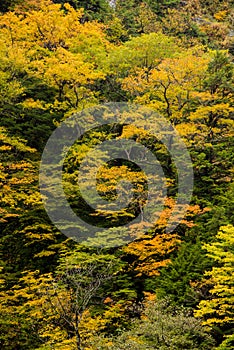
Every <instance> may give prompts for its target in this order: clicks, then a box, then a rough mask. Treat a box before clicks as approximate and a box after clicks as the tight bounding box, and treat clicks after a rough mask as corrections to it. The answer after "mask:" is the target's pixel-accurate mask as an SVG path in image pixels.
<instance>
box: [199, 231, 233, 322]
mask: <svg viewBox="0 0 234 350" xmlns="http://www.w3.org/2000/svg"><path fill="white" fill-rule="evenodd" d="M216 240H217V241H216V242H213V243H211V244H206V245H204V248H205V249H206V251H207V256H209V257H210V258H212V259H213V260H214V263H215V264H216V266H214V267H213V268H212V270H211V271H207V272H206V273H205V276H207V277H208V278H207V283H209V284H211V285H212V287H211V289H210V299H208V300H202V301H201V302H200V304H199V308H198V310H197V311H196V315H197V316H198V317H201V316H202V317H203V318H204V324H207V325H209V326H212V325H220V326H222V325H225V324H232V323H233V318H234V315H233V303H234V295H233V272H234V271H233V262H234V228H233V226H232V225H227V226H222V227H221V228H220V231H219V232H218V234H217V235H216Z"/></svg>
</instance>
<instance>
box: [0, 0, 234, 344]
mask: <svg viewBox="0 0 234 350" xmlns="http://www.w3.org/2000/svg"><path fill="white" fill-rule="evenodd" d="M231 5H232V2H231V1H202V0H200V1H199V0H197V1H192V0H189V1H184V2H182V1H177V0H165V1H149V0H145V1H136V0H131V1H119V0H117V1H105V0H98V1H97V0H92V1H50V0H40V1H36V0H27V1H21V0H17V1H1V4H0V12H1V15H0V152H1V155H0V188H1V194H0V202H1V205H0V230H1V232H0V247H1V252H0V262H1V267H0V301H1V304H0V334H1V335H0V347H1V349H3V350H4V349H6V350H15V349H30V350H32V349H35V350H42V349H43V350H46V349H61V350H66V349H67V350H70V349H78V350H81V349H85V350H88V349H116V350H118V349H136V350H138V349H142V350H144V349H155V348H156V349H178V350H179V349H219V350H227V349H232V348H233V306H234V300H233V263H234V261H233V254H234V252H233V225H234V216H233V209H234V205H233V204H234V202H233V198H234V195H233V154H234V148H233V139H234V128H233V126H234V124H233V115H234V98H233V96H234V94H233V92H234V84H233V82H234V71H233V53H234V50H233V48H234V42H233V37H234V35H233V29H232V25H233V9H232V6H231ZM112 101H118V102H119V101H121V102H122V101H125V102H130V103H136V104H138V105H139V106H140V107H139V108H141V109H142V110H143V109H144V108H145V107H149V108H151V109H152V110H153V111H156V112H158V113H160V114H161V115H162V116H163V117H165V118H166V119H167V120H168V121H170V122H171V124H172V125H173V126H174V127H175V128H176V129H177V131H178V133H179V134H180V136H181V137H182V138H183V140H184V142H185V143H186V145H187V148H188V151H189V153H190V156H191V159H192V163H193V170H194V189H193V197H192V202H191V204H190V206H189V207H188V210H187V213H186V215H185V217H184V219H183V220H182V221H180V225H178V226H177V228H176V230H175V231H174V232H172V233H168V232H167V231H166V230H165V227H166V225H167V222H168V219H169V217H170V215H171V213H172V211H173V208H174V206H175V202H176V196H177V175H176V170H175V165H174V163H173V162H172V161H171V159H170V150H167V149H166V147H164V146H163V145H162V143H161V142H159V141H158V139H156V137H153V136H152V135H151V134H150V133H147V132H144V131H143V130H142V129H140V128H136V127H134V126H132V125H130V126H129V125H126V123H122V124H120V125H116V124H114V125H106V126H105V127H103V128H101V129H100V130H98V129H93V130H92V131H91V132H88V133H86V134H85V135H83V137H82V138H80V139H79V140H77V142H75V143H74V145H73V146H72V147H71V149H70V150H69V152H68V153H67V156H66V159H65V162H64V167H63V177H62V180H63V186H64V192H65V194H66V196H67V198H68V201H69V204H70V205H71V207H72V209H73V210H74V212H75V213H76V214H78V215H80V216H81V217H82V218H83V219H86V220H88V221H89V222H90V223H93V224H95V225H100V226H102V227H104V228H105V230H104V231H103V232H102V233H101V234H100V235H99V236H97V237H94V238H93V240H92V242H91V243H92V244H93V245H94V246H92V247H90V246H87V245H82V244H78V243H76V242H74V241H72V240H70V239H67V238H66V237H65V236H64V235H63V234H62V233H61V232H59V231H58V229H57V228H56V227H55V226H54V224H53V223H52V222H51V221H50V220H49V218H48V216H47V214H46V211H45V208H44V207H43V204H42V199H41V195H40V190H39V185H38V182H39V174H38V172H39V170H38V169H39V165H40V159H41V155H42V152H43V149H44V147H45V144H46V141H47V140H48V138H49V136H50V135H51V133H52V132H53V130H54V129H55V128H56V127H57V126H58V125H60V123H61V122H62V121H63V120H66V119H67V118H68V117H69V116H71V115H73V113H75V112H79V111H83V110H84V109H85V108H87V107H92V106H95V105H97V104H99V103H103V102H112ZM98 113H99V112H98ZM147 116H148V121H150V123H151V127H152V134H153V131H155V130H157V129H156V126H155V124H154V123H153V122H151V119H150V114H149V115H147ZM133 117H134V118H136V119H137V120H138V121H139V122H142V121H141V120H140V113H139V110H135V114H133V115H132V118H133ZM82 118H83V119H82ZM82 118H81V117H80V123H84V124H85V123H86V122H87V120H88V119H89V118H90V115H89V114H85V113H84V114H83V117H82ZM158 133H159V130H158ZM158 136H159V135H158ZM114 138H118V140H122V139H129V140H134V141H137V142H139V143H142V144H143V145H145V146H147V147H149V149H150V150H151V152H153V154H154V155H156V156H157V158H158V160H159V161H160V164H161V167H162V169H163V171H164V175H165V182H166V189H167V196H168V197H167V199H166V201H165V203H164V207H163V209H162V212H161V215H160V216H159V220H158V221H157V222H156V224H155V226H154V228H153V229H151V230H150V231H149V232H148V231H147V232H145V226H146V224H147V222H146V221H145V220H144V217H143V216H142V220H141V222H140V223H139V224H137V225H132V226H131V227H130V228H131V235H132V237H133V238H134V239H135V240H134V241H133V242H131V243H129V244H123V240H122V236H123V235H124V234H125V228H124V226H121V225H123V224H125V223H127V222H129V221H131V219H132V218H133V217H135V216H137V215H140V213H142V211H141V210H142V208H143V206H144V205H145V202H146V198H147V181H146V178H145V175H144V173H143V172H142V171H141V169H140V167H138V166H137V165H134V164H131V162H130V161H122V160H120V159H116V160H115V161H108V162H106V163H104V165H103V166H102V167H101V169H100V170H99V172H98V173H97V174H96V173H93V178H96V179H97V186H96V188H97V191H98V193H99V194H100V195H101V196H102V198H103V199H105V200H107V201H112V200H115V199H116V198H117V190H119V189H121V190H122V191H123V193H128V194H130V193H131V194H132V196H133V201H132V203H131V206H128V207H126V208H124V209H123V210H122V211H119V212H118V214H116V215H113V214H110V213H106V212H105V211H103V210H102V208H101V207H98V210H97V211H96V212H95V213H94V212H92V211H90V208H89V207H88V206H87V205H86V203H85V201H84V200H82V196H81V193H80V188H79V185H78V179H79V166H80V164H81V163H82V160H83V159H84V157H85V156H86V155H87V153H88V152H90V151H91V150H92V148H93V147H94V146H95V145H98V144H100V143H101V142H103V141H104V140H112V139H114ZM57 145H59V140H58V144H57ZM125 151H127V150H125ZM114 155H115V154H113V156H114ZM105 156H106V155H105V152H101V151H100V152H99V153H95V154H94V155H93V157H94V158H95V159H99V158H100V159H102V160H105ZM142 157H143V158H144V155H143V156H142ZM129 159H130V158H129ZM91 161H92V158H91ZM122 180H126V181H127V182H130V183H131V184H132V185H133V186H132V189H131V190H129V189H128V188H125V187H124V184H123V183H122V182H121V181H122ZM154 180H155V181H156V180H157V177H156V176H155V178H154ZM52 182H53V179H51V183H52ZM52 185H53V184H52ZM86 192H87V194H89V189H88V187H87V189H86ZM90 193H91V194H90V200H91V201H92V200H93V202H94V204H95V205H96V203H95V198H92V192H90ZM161 196H162V193H161V192H160V191H158V193H157V197H158V198H159V199H160V197H161ZM157 210H158V208H157V207H155V208H153V209H152V211H151V213H150V214H151V216H152V217H154V215H155V213H157ZM175 219H176V218H175ZM65 224H66V223H65V222H64V225H65ZM82 230H83V233H84V235H85V228H84V227H82ZM108 240H111V244H110V245H108ZM89 243H90V242H89ZM168 297H169V298H168Z"/></svg>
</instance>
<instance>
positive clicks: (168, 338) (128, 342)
mask: <svg viewBox="0 0 234 350" xmlns="http://www.w3.org/2000/svg"><path fill="white" fill-rule="evenodd" d="M108 341H109V344H107V345H105V342H107V341H106V340H105V339H104V340H103V342H102V341H100V340H99V342H100V345H98V346H97V347H96V346H95V343H94V349H103V350H104V349H119V350H124V349H126V350H127V349H132V350H146V349H159V350H166V349H176V350H177V349H178V350H179V349H193V350H198V349H199V350H200V349H204V350H205V349H214V340H213V339H212V337H211V336H210V335H209V334H208V333H207V332H206V331H205V329H204V328H203V327H202V325H201V323H200V321H199V320H197V319H195V318H194V317H193V316H191V313H190V311H189V310H187V309H184V308H182V307H173V306H171V305H170V301H169V300H168V299H164V300H162V301H150V302H148V303H147V304H146V308H145V309H144V311H143V314H142V317H141V320H136V321H135V322H133V323H132V327H131V330H130V331H123V332H122V334H120V335H119V336H118V337H116V338H110V339H108Z"/></svg>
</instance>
